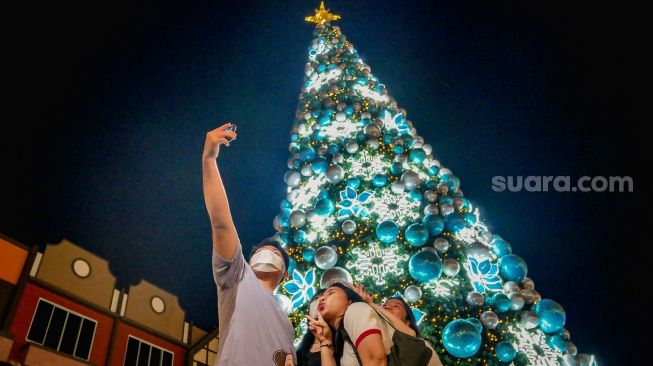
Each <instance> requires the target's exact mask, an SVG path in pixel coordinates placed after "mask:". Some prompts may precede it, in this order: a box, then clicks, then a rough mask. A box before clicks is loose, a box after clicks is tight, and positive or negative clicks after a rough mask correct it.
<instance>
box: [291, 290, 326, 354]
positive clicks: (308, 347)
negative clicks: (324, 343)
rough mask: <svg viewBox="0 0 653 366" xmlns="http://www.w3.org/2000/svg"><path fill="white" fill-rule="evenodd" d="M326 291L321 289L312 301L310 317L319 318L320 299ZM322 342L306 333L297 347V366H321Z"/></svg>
mask: <svg viewBox="0 0 653 366" xmlns="http://www.w3.org/2000/svg"><path fill="white" fill-rule="evenodd" d="M324 291H326V289H319V290H318V291H317V292H316V293H315V295H314V296H313V298H312V299H311V302H310V305H309V307H308V315H309V316H310V317H312V318H317V305H318V303H319V302H320V297H321V296H322V294H323V293H324ZM321 364H322V362H321V361H320V342H319V341H318V340H317V339H316V338H315V336H314V335H313V333H311V332H309V331H306V334H304V338H302V341H301V342H300V343H299V346H298V347H297V366H320V365H321Z"/></svg>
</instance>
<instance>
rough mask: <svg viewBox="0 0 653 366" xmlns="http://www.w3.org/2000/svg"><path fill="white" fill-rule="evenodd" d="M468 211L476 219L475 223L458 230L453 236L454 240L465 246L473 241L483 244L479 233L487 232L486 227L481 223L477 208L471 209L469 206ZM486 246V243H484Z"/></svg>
mask: <svg viewBox="0 0 653 366" xmlns="http://www.w3.org/2000/svg"><path fill="white" fill-rule="evenodd" d="M469 211H470V212H471V213H472V214H473V215H474V216H475V217H476V222H475V223H474V224H473V225H472V226H471V227H464V228H462V229H460V230H459V231H458V232H457V233H456V234H455V235H456V239H458V240H461V241H463V242H465V243H467V244H471V243H473V242H475V241H480V242H483V243H484V242H485V240H483V236H482V235H481V233H483V232H485V231H487V225H485V224H484V223H483V222H481V219H480V214H479V211H478V208H473V207H472V206H471V205H470V207H469ZM486 244H487V243H486Z"/></svg>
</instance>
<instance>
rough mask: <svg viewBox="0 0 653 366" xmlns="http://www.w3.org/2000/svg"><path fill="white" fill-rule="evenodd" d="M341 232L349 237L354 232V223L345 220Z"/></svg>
mask: <svg viewBox="0 0 653 366" xmlns="http://www.w3.org/2000/svg"><path fill="white" fill-rule="evenodd" d="M342 232H344V233H345V234H347V235H351V234H353V233H355V232H356V222H354V221H353V220H345V222H343V223H342Z"/></svg>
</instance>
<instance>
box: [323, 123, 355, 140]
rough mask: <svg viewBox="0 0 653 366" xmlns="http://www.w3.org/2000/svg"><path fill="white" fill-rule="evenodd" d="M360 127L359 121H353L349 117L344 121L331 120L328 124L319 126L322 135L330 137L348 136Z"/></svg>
mask: <svg viewBox="0 0 653 366" xmlns="http://www.w3.org/2000/svg"><path fill="white" fill-rule="evenodd" d="M361 127H362V124H361V123H360V122H354V121H351V120H349V119H346V120H345V121H342V122H341V121H332V122H331V124H330V125H328V126H322V127H321V128H320V130H321V132H322V134H323V135H325V136H326V137H329V138H331V139H338V138H349V137H353V136H354V135H356V132H358V131H359V130H360V129H361Z"/></svg>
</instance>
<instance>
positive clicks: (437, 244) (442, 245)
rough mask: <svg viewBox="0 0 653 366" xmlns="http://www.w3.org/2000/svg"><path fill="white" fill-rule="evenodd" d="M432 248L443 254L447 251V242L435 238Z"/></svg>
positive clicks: (443, 239)
mask: <svg viewBox="0 0 653 366" xmlns="http://www.w3.org/2000/svg"><path fill="white" fill-rule="evenodd" d="M433 247H434V248H435V249H436V250H437V251H438V253H445V252H446V251H447V250H449V240H447V239H445V238H437V239H435V240H434V241H433Z"/></svg>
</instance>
